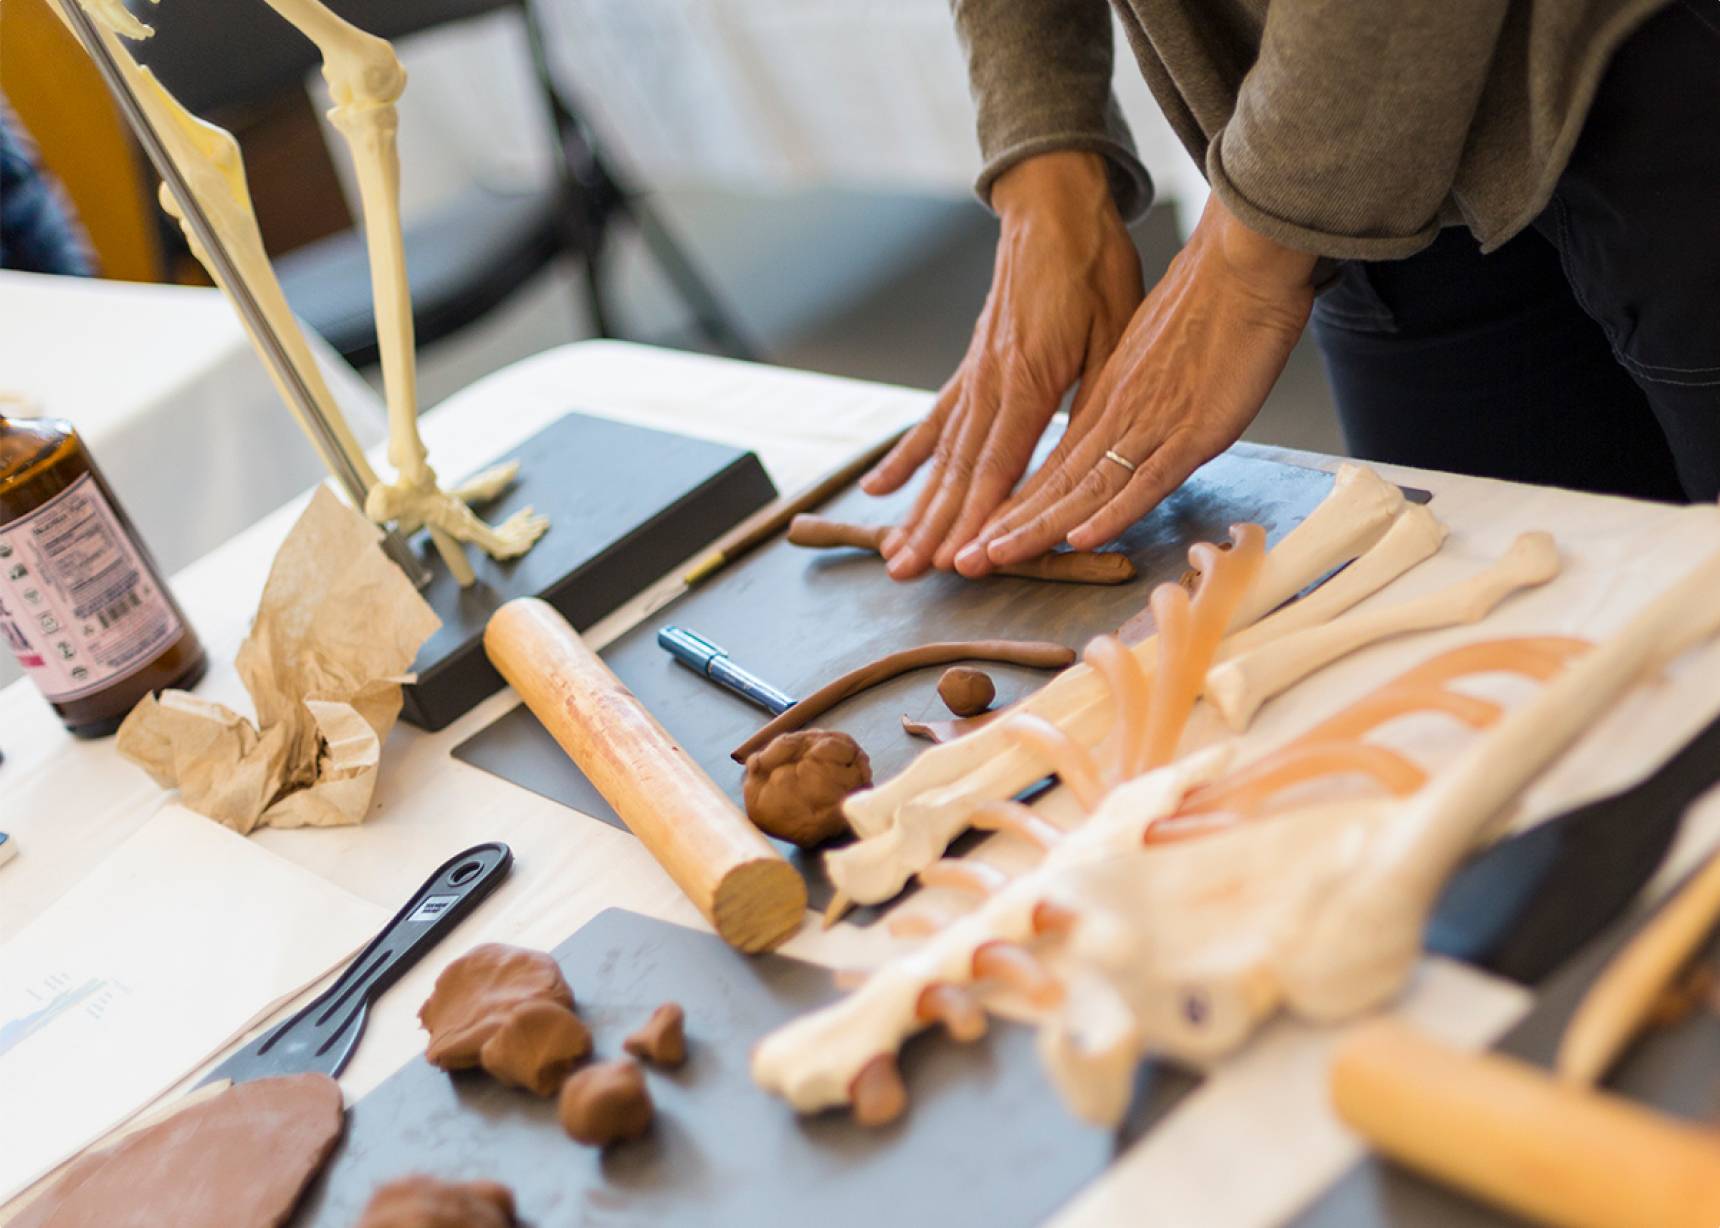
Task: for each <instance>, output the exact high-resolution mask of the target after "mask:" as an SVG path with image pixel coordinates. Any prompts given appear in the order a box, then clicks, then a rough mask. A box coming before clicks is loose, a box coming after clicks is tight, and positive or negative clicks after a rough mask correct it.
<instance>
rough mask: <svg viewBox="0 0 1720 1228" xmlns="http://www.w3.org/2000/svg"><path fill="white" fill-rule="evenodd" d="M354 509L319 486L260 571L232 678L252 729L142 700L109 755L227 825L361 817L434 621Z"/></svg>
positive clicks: (219, 712)
mask: <svg viewBox="0 0 1720 1228" xmlns="http://www.w3.org/2000/svg"><path fill="white" fill-rule="evenodd" d="M379 536H380V534H379V533H378V531H377V529H376V527H375V526H374V525H372V524H371V523H370V522H369V521H368V520H366V519H365V518H364V517H363V516H362V515H360V514H359V513H357V512H355V511H353V510H352V509H351V508H349V507H347V506H346V505H345V504H344V503H342V502H341V501H340V500H339V499H338V498H336V497H335V496H334V495H333V494H331V493H330V492H329V491H328V490H327V489H325V488H319V489H318V490H317V492H316V494H315V495H314V496H313V497H312V498H311V503H310V506H309V507H307V508H306V509H305V512H304V515H302V516H300V517H299V520H298V523H297V524H295V525H294V526H293V529H292V532H290V533H289V534H288V535H287V540H286V541H285V542H283V543H282V545H281V549H280V552H279V553H278V554H276V555H275V562H274V565H273V566H272V567H271V568H270V569H269V579H268V583H267V584H265V585H264V586H263V598H262V601H261V602H260V603H259V604H258V606H257V616H256V619H255V620H254V621H253V623H252V624H251V633H250V635H248V636H246V638H245V642H244V643H243V644H241V645H240V646H239V657H238V662H237V668H238V671H239V677H240V679H241V680H242V681H243V682H244V684H245V689H246V691H248V692H249V693H250V696H251V701H252V703H253V704H254V705H255V706H256V709H257V723H256V724H254V725H253V724H252V723H251V722H250V721H248V720H246V719H245V718H244V717H242V716H240V715H239V714H238V713H237V712H234V711H233V710H232V709H230V708H228V707H226V706H225V705H223V704H218V703H214V702H212V701H210V700H207V699H200V698H198V697H197V696H196V695H192V694H189V693H187V692H185V691H166V692H163V694H162V696H161V698H160V699H159V700H156V699H152V698H148V697H146V698H145V699H144V700H143V701H142V702H141V703H139V704H138V705H137V707H135V708H133V709H132V711H131V714H130V715H129V716H127V717H126V719H125V723H124V724H123V725H121V726H120V730H119V739H118V749H119V752H120V754H122V755H124V756H125V757H126V758H128V759H130V760H131V761H132V762H134V763H136V764H138V765H139V766H141V767H142V768H143V769H144V770H145V771H146V772H148V773H149V774H150V776H151V777H153V778H154V779H155V782H156V783H157V784H159V785H160V786H161V787H162V788H164V789H171V788H175V787H177V788H178V789H179V795H180V800H181V801H182V802H183V803H184V804H185V805H187V806H189V807H190V808H191V809H193V810H195V811H197V812H198V813H200V814H205V815H208V816H209V817H210V818H212V819H214V820H215V821H216V822H218V823H223V824H225V825H226V826H228V827H231V828H233V829H234V830H235V831H238V832H241V833H245V832H250V831H252V830H254V829H255V828H258V827H334V826H340V825H343V824H350V823H359V822H362V821H363V820H364V817H365V814H366V813H367V812H368V811H369V809H370V799H371V796H372V795H373V794H374V793H375V791H376V773H377V766H378V763H379V761H380V759H381V755H382V743H383V741H384V740H385V739H386V738H387V737H388V731H389V730H390V729H392V728H393V727H394V722H395V720H396V719H397V718H398V717H399V715H400V705H401V695H400V684H401V683H402V682H405V681H408V680H409V679H410V674H409V673H408V672H407V671H409V670H410V669H411V667H412V662H413V659H414V658H415V657H417V655H418V649H419V648H420V647H422V646H423V644H424V641H425V640H427V639H429V638H430V636H431V634H432V633H433V632H434V631H435V630H436V628H437V627H438V626H440V625H441V620H440V619H438V618H437V617H436V615H435V614H434V613H432V612H431V609H430V607H429V605H427V604H426V603H425V601H424V599H423V598H422V597H420V596H419V595H418V592H417V590H416V589H414V588H413V587H412V582H411V581H410V580H408V579H407V578H406V576H405V574H404V573H403V572H401V570H400V569H399V568H398V567H396V566H395V565H394V564H393V563H391V562H390V561H389V560H388V558H387V556H385V555H384V554H383V553H382V551H381V550H379V549H377V546H376V543H377V540H378V538H379Z"/></svg>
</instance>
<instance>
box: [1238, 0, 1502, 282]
mask: <svg viewBox="0 0 1720 1228" xmlns="http://www.w3.org/2000/svg"><path fill="white" fill-rule="evenodd" d="M1505 7H1506V5H1505V0H1465V2H1463V3H1451V0H1400V2H1399V3H1394V4H1389V5H1380V4H1357V3H1351V2H1348V0H1274V3H1273V4H1272V6H1271V7H1270V8H1269V9H1268V11H1267V20H1266V30H1265V34H1264V36H1263V39H1262V42H1261V49H1260V55H1259V58H1258V59H1257V60H1256V62H1255V64H1254V66H1253V68H1251V69H1250V70H1249V73H1248V75H1247V77H1246V78H1245V79H1244V81H1243V84H1242V88H1241V90H1240V92H1239V94H1238V98H1237V105H1236V110H1235V113H1234V114H1233V115H1232V117H1231V119H1230V122H1229V123H1228V124H1227V125H1226V126H1225V128H1224V129H1223V130H1222V131H1220V132H1219V133H1218V134H1217V135H1216V136H1215V137H1214V139H1213V141H1212V144H1211V147H1210V148H1209V150H1208V152H1207V175H1208V178H1209V179H1210V180H1211V181H1212V186H1213V190H1214V191H1215V192H1216V193H1217V194H1218V195H1219V197H1220V198H1221V199H1222V200H1223V201H1224V203H1225V205H1226V206H1227V208H1228V209H1229V210H1230V212H1231V213H1232V214H1234V215H1235V216H1236V217H1237V218H1238V219H1240V220H1241V221H1242V222H1244V223H1246V224H1247V225H1248V226H1249V227H1250V228H1251V229H1252V230H1254V231H1256V232H1258V233H1261V234H1264V235H1268V236H1270V237H1272V238H1274V239H1277V240H1279V241H1280V242H1282V243H1287V244H1290V245H1292V246H1295V247H1299V248H1302V249H1304V250H1306V251H1310V252H1314V253H1317V254H1319V255H1323V256H1334V257H1349V258H1357V259H1367V260H1376V259H1395V258H1400V257H1402V256H1406V255H1409V254H1411V253H1413V252H1414V251H1416V250H1419V249H1420V248H1421V247H1422V246H1424V245H1425V244H1426V243H1427V242H1428V241H1429V240H1431V238H1432V237H1433V234H1434V233H1435V232H1436V231H1437V228H1438V226H1439V211H1440V207H1441V205H1442V204H1443V202H1444V201H1445V199H1446V197H1447V195H1448V194H1449V192H1450V190H1451V183H1452V180H1453V178H1454V176H1455V174H1456V168H1457V164H1458V159H1459V157H1460V155H1461V153H1462V150H1463V145H1464V141H1465V140H1466V139H1467V137H1468V133H1469V127H1470V124H1471V122H1472V121H1473V118H1474V114H1475V107H1476V103H1477V101H1478V99H1479V97H1480V93H1481V89H1482V85H1483V83H1484V82H1485V80H1486V76H1487V70H1488V65H1489V63H1490V62H1491V59H1492V56H1493V51H1494V47H1495V45H1496V43H1497V41H1498V37H1499V29H1500V24H1501V22H1502V21H1503V19H1504V13H1505Z"/></svg>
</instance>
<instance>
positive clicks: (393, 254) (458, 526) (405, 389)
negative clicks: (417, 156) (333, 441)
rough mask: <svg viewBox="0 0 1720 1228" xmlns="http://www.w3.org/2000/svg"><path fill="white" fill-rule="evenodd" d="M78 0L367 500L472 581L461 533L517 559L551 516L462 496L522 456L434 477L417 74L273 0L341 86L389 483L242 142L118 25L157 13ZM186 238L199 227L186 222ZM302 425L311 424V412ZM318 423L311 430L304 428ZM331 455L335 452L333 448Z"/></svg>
mask: <svg viewBox="0 0 1720 1228" xmlns="http://www.w3.org/2000/svg"><path fill="white" fill-rule="evenodd" d="M54 2H55V3H63V2H65V0H54ZM80 2H82V3H83V4H84V7H85V9H86V11H88V12H89V14H90V16H91V17H92V18H94V19H95V21H96V23H97V24H98V26H100V27H102V28H101V30H100V31H99V33H100V36H101V37H102V38H104V39H105V40H106V42H107V44H108V47H109V50H110V52H111V53H112V55H113V57H114V59H115V61H116V63H118V64H119V66H120V69H121V71H122V73H124V74H125V76H126V78H127V80H128V81H129V82H130V83H131V85H132V90H133V93H134V94H137V95H138V96H139V99H140V101H141V102H142V105H143V106H144V107H145V110H146V112H147V113H148V115H149V118H150V121H151V124H152V125H153V126H154V127H155V128H156V129H157V131H159V132H160V133H161V134H162V137H163V140H164V141H165V142H166V143H167V144H168V147H169V153H170V156H171V157H172V158H173V160H174V162H175V164H176V165H177V166H178V167H179V169H180V171H181V173H182V174H184V176H185V178H186V181H187V183H188V184H190V185H191V190H192V191H193V192H194V193H195V194H196V196H197V198H198V200H199V202H200V203H201V204H202V205H203V207H204V209H205V211H206V212H208V213H209V214H210V219H211V222H212V224H214V225H215V227H216V229H217V232H218V233H219V234H220V236H221V238H222V241H223V244H224V245H226V246H228V247H229V249H230V250H231V251H232V253H233V255H234V259H235V261H236V262H237V263H238V264H239V267H240V268H241V269H242V270H243V272H244V275H245V280H246V282H247V283H248V284H250V285H251V287H252V289H253V292H254V293H256V295H257V297H258V300H259V302H260V304H261V305H262V306H263V309H264V312H265V314H267V315H268V316H269V319H270V322H271V324H272V325H273V326H274V328H275V331H276V332H277V333H279V334H280V335H281V337H282V339H283V343H284V344H286V345H287V346H288V349H289V352H290V353H291V354H292V357H293V361H294V365H295V366H296V367H298V368H299V370H300V371H301V372H302V373H303V375H304V378H305V380H306V382H307V383H308V384H310V386H311V389H312V394H313V396H315V397H316V398H317V401H318V404H319V405H320V406H321V407H322V409H323V410H324V415H325V417H326V418H327V419H328V420H329V422H330V424H331V426H332V427H333V429H334V432H335V434H336V436H337V437H338V438H339V439H340V441H341V449H342V451H344V452H347V453H349V459H351V460H352V461H353V463H354V466H355V468H356V469H357V471H358V472H359V474H360V475H361V476H362V477H363V478H364V479H365V481H366V485H367V487H368V490H369V494H368V496H367V498H366V500H365V511H366V513H367V514H369V515H370V517H371V518H372V519H373V520H377V521H378V522H385V521H389V520H393V521H396V522H397V523H398V525H399V527H400V529H401V530H402V531H403V532H406V533H410V532H412V531H413V530H415V529H416V528H417V527H419V526H420V525H427V526H429V529H430V534H431V539H432V540H433V541H434V542H435V544H436V547H437V550H438V551H439V553H440V554H441V555H442V558H443V561H444V562H446V563H447V565H448V569H449V571H451V572H452V573H453V574H454V576H455V578H456V579H457V580H458V581H459V582H460V584H461V585H469V584H471V583H472V581H473V580H474V578H475V576H474V573H473V571H472V566H471V563H470V562H469V561H468V560H467V559H466V557H465V555H464V553H463V552H462V551H461V549H460V547H459V545H458V544H457V543H458V542H459V541H470V542H474V543H476V544H477V545H479V546H480V548H482V549H484V550H485V551H487V552H488V553H490V554H492V555H494V556H496V557H498V558H510V557H513V556H515V555H519V554H523V553H524V552H525V551H526V550H529V549H530V548H531V546H532V543H534V542H535V541H536V540H537V539H538V538H539V537H540V536H542V535H543V532H544V530H545V529H547V528H548V527H549V523H548V521H547V520H545V519H544V518H543V517H541V516H537V515H535V514H533V513H532V511H531V510H530V509H529V508H527V509H524V510H522V511H520V512H518V513H516V514H515V515H513V516H511V517H510V518H509V519H508V520H507V521H505V522H504V523H503V524H501V525H498V526H496V527H495V528H493V529H492V528H491V527H490V526H488V525H486V524H484V522H483V521H482V520H480V519H479V518H478V517H477V515H476V514H475V513H473V512H472V511H471V509H470V508H468V507H467V506H466V505H465V500H466V499H478V498H480V497H493V496H494V495H495V494H496V493H498V492H499V491H500V490H501V489H502V488H503V487H505V486H506V485H507V483H508V482H509V481H511V480H512V478H513V476H514V468H513V467H512V466H499V467H497V468H496V469H493V470H490V471H487V472H486V473H484V474H481V475H479V477H478V478H476V479H474V480H473V481H471V482H468V483H466V484H465V485H463V486H462V487H461V488H459V489H458V490H456V491H454V492H448V491H443V490H442V489H440V488H439V487H438V486H437V484H436V474H435V471H434V470H432V469H431V468H430V465H429V463H428V461H427V459H426V453H425V449H424V443H423V439H422V437H421V436H420V435H419V432H418V393H417V374H416V369H415V366H414V357H413V338H412V302H411V294H410V292H409V290H408V288H407V284H406V255H405V244H404V241H403V239H402V237H401V231H400V158H399V153H398V150H397V148H396V144H395V133H396V130H397V126H398V117H397V115H396V112H395V108H394V102H395V100H396V99H397V98H398V97H399V96H400V94H401V92H402V91H403V90H404V89H405V87H406V73H405V70H404V69H403V68H401V66H400V62H399V60H398V59H396V57H395V55H394V50H393V48H392V47H390V46H389V45H388V43H387V42H386V41H384V40H382V39H379V38H376V37H375V36H373V35H370V34H366V33H365V32H363V31H362V30H359V29H358V28H356V27H355V26H352V25H351V24H349V23H348V22H346V21H345V20H344V19H342V18H341V17H338V16H337V15H335V14H334V13H333V12H331V11H329V10H328V9H327V8H325V7H324V6H323V5H322V4H320V3H319V2H318V0H268V3H269V4H270V7H272V8H274V9H275V11H276V12H278V13H279V14H280V15H281V16H282V17H284V18H285V19H286V20H287V21H288V22H290V23H292V25H293V26H294V27H296V28H297V29H298V30H299V31H300V32H301V33H303V34H304V35H305V36H306V37H307V38H309V39H310V40H311V41H312V42H313V43H315V44H316V46H317V49H318V51H320V52H321V53H322V56H323V75H324V77H325V78H327V80H328V83H329V86H330V88H331V90H332V91H333V94H334V99H335V106H334V108H333V109H332V110H331V111H330V113H329V118H330V119H331V121H332V122H333V123H334V126H335V128H336V130H337V131H339V132H340V134H341V136H342V138H343V139H344V140H345V141H346V142H347V144H348V147H349V148H350V149H351V152H352V157H353V165H354V166H355V168H356V169H357V172H358V182H359V197H360V203H361V206H362V209H363V213H364V222H365V226H364V229H365V240H366V245H367V249H368V253H369V257H370V266H371V269H370V271H371V283H372V285H373V287H374V296H375V311H376V327H377V341H378V346H379V348H380V350H381V352H382V368H383V383H384V385H385V388H386V391H387V400H388V435H389V438H388V456H389V460H390V461H391V462H392V463H393V465H394V466H395V468H396V470H397V474H396V478H395V481H394V482H393V483H391V484H389V485H387V486H384V485H382V484H381V483H379V482H378V481H377V480H376V475H375V473H374V472H373V471H372V470H371V469H370V467H369V465H368V464H367V463H366V462H365V459H364V457H363V454H362V452H361V451H360V449H359V448H358V445H357V442H356V441H354V440H353V439H352V437H351V432H350V431H349V430H348V428H347V426H346V423H345V420H344V418H343V417H342V415H341V414H340V412H339V409H338V407H337V406H336V405H335V404H334V401H333V398H332V397H330V396H329V395H328V390H327V389H326V387H324V386H323V385H322V381H321V378H320V376H319V375H318V373H317V369H316V366H315V364H314V363H313V362H312V361H311V360H310V355H309V351H308V349H307V348H306V347H305V344H304V340H303V336H302V335H301V334H300V333H299V331H298V326H297V323H296V321H294V320H293V317H292V314H291V312H290V311H289V310H288V308H287V305H286V301H285V298H284V296H283V295H282V294H281V291H280V286H279V283H278V282H277V281H276V280H275V277H274V272H273V270H272V269H271V268H270V267H269V262H268V257H267V256H266V255H265V254H264V251H263V246H262V241H261V239H260V237H259V236H258V234H257V223H256V216H255V213H254V211H253V210H252V208H251V202H250V196H249V194H248V192H247V191H246V190H245V183H244V168H243V164H242V162H241V160H240V157H239V149H238V145H237V143H236V142H234V140H233V138H232V136H231V135H230V134H229V133H226V132H224V131H222V130H221V129H219V128H215V127H214V126H212V125H209V124H206V123H204V122H203V121H201V120H199V119H197V118H196V117H195V116H193V115H191V114H190V113H189V112H188V111H186V110H185V108H184V107H182V106H181V105H180V104H179V103H178V101H177V100H176V99H174V98H173V97H172V95H170V94H169V93H168V92H167V90H166V89H165V88H163V87H162V85H161V84H160V82H159V81H157V80H156V79H155V77H154V76H153V74H151V73H149V72H148V71H147V70H146V69H141V68H139V67H138V65H137V64H136V62H135V61H134V60H133V59H132V58H131V56H130V54H129V53H128V52H126V51H125V49H124V48H123V47H121V46H120V45H119V43H118V41H117V40H116V39H114V38H113V37H112V36H111V33H110V32H117V33H119V34H123V35H124V36H125V37H127V38H145V37H148V36H149V34H150V30H149V27H148V26H146V25H144V24H143V23H141V22H140V21H138V20H137V19H136V17H135V16H133V15H132V14H131V13H130V12H129V11H127V10H126V9H125V8H124V6H123V5H119V4H118V3H116V2H115V0H80ZM162 203H163V205H164V207H165V208H166V209H167V210H168V212H169V213H171V214H173V215H174V216H175V217H179V210H178V209H177V207H176V205H175V204H174V202H172V201H171V200H169V199H168V197H167V194H166V191H165V189H163V200H162ZM181 222H182V224H183V218H181ZM187 237H188V238H191V236H190V235H189V232H188V236H187ZM191 244H192V250H193V252H194V253H195V254H196V255H197V256H198V258H199V259H200V260H201V261H202V262H203V264H204V266H205V267H206V268H207V267H209V263H210V262H209V260H208V257H207V253H204V252H202V251H201V250H200V248H199V246H198V244H197V242H196V240H195V238H191ZM211 275H212V276H213V269H211ZM253 340H255V339H254V338H253ZM300 425H301V427H307V424H305V423H301V424H300ZM307 434H312V433H311V432H310V431H309V430H308V429H307ZM312 438H313V439H314V438H315V435H314V434H312ZM324 459H325V462H326V461H327V459H328V458H326V457H325V458H324Z"/></svg>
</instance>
